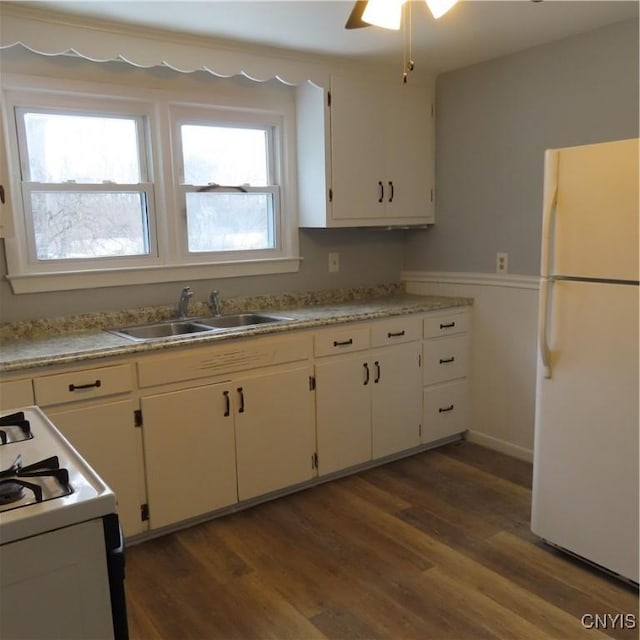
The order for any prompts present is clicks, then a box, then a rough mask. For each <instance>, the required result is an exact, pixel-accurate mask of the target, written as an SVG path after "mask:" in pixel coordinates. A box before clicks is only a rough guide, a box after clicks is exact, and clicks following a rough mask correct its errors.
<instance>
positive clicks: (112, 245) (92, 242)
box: [16, 109, 153, 262]
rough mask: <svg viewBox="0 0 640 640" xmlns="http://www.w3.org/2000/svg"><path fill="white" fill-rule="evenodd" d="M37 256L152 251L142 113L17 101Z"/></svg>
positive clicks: (75, 257) (31, 231) (23, 169)
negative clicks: (80, 109) (87, 110)
mask: <svg viewBox="0 0 640 640" xmlns="http://www.w3.org/2000/svg"><path fill="white" fill-rule="evenodd" d="M16 123H17V127H18V139H19V143H20V144H19V149H20V165H21V173H22V192H23V206H24V212H25V221H26V223H27V230H28V246H29V257H30V259H31V261H32V262H40V261H54V260H78V259H88V258H96V259H99V258H113V257H116V256H144V255H149V253H150V241H151V239H150V235H149V207H150V203H151V202H153V189H152V186H151V184H150V183H149V182H148V181H147V168H146V163H145V162H144V151H145V142H144V136H143V130H144V129H143V126H142V124H143V120H142V118H139V117H125V116H114V115H100V114H90V115H89V114H84V113H68V112H60V111H52V110H44V109H40V110H33V109H17V110H16Z"/></svg>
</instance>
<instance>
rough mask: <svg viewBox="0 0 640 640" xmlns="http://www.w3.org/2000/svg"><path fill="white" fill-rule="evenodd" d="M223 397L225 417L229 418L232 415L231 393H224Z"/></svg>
mask: <svg viewBox="0 0 640 640" xmlns="http://www.w3.org/2000/svg"><path fill="white" fill-rule="evenodd" d="M222 395H223V396H224V414H223V415H224V417H225V418H228V417H229V416H230V415H231V401H230V400H229V392H228V391H223V392H222Z"/></svg>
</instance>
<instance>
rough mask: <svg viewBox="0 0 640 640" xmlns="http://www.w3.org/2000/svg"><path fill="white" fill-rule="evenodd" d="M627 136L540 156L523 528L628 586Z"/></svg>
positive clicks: (633, 153)
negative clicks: (533, 382) (528, 507)
mask: <svg viewBox="0 0 640 640" xmlns="http://www.w3.org/2000/svg"><path fill="white" fill-rule="evenodd" d="M638 151H639V147H638V140H637V139H633V140H621V141H616V142H607V143H602V144H593V145H586V146H580V147H571V148H567V149H557V150H556V149H553V150H547V151H546V154H545V183H544V210H543V225H542V226H543V229H542V255H541V279H540V303H539V319H538V327H539V335H538V344H539V349H538V373H537V388H536V416H535V441H534V459H533V500H532V516H531V529H532V531H533V532H534V533H535V534H536V535H538V536H540V537H541V538H543V539H544V540H545V541H546V542H548V543H550V544H553V545H555V546H557V547H560V548H562V549H563V550H565V551H568V552H570V553H572V554H574V555H577V556H579V557H581V558H584V559H586V560H588V561H590V562H592V563H595V564H596V565H599V566H600V567H602V568H604V569H606V570H608V571H610V572H613V573H615V574H618V575H619V576H620V577H622V578H624V579H626V580H629V581H633V582H635V583H637V582H638V546H639V540H638V499H639V496H638V430H639V415H638V403H639V394H638V367H639V359H638V334H639V331H640V328H639V322H638V305H639V298H638V277H639V276H638V241H639V236H638V181H639V170H638Z"/></svg>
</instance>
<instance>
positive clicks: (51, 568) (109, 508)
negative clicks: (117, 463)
mask: <svg viewBox="0 0 640 640" xmlns="http://www.w3.org/2000/svg"><path fill="white" fill-rule="evenodd" d="M0 565H1V566H2V572H1V574H0V586H1V594H0V595H1V601H2V605H1V609H2V615H1V616H0V637H6V638H23V637H25V638H26V637H29V638H45V637H58V638H63V637H64V638H88V637H92V638H126V637H127V626H126V606H125V601H124V554H123V542H122V534H121V532H120V527H119V523H118V517H117V514H116V498H115V495H114V493H113V492H112V491H111V489H109V487H108V486H107V485H106V484H105V483H104V482H103V481H102V480H101V479H100V477H99V476H98V475H97V474H96V473H95V472H94V471H93V469H92V468H91V467H90V466H89V465H88V464H87V462H86V461H85V460H84V459H83V458H82V456H81V455H80V454H79V453H78V452H77V451H76V450H75V449H74V448H73V446H72V445H71V444H70V443H69V441H68V440H67V439H66V438H64V436H63V435H62V434H61V433H60V432H59V431H58V430H57V429H56V427H55V425H54V424H53V423H52V422H51V421H50V420H49V419H48V418H47V416H46V415H45V414H44V413H43V412H42V411H41V410H40V409H39V408H38V407H35V406H31V407H25V408H21V409H19V410H16V411H10V412H1V413H0ZM27 594H28V595H27ZM39 594H41V595H42V596H43V597H42V598H37V596H38V595H39ZM25 596H26V597H25ZM25 600H26V603H27V604H23V602H24V601H25ZM34 603H40V604H35V605H34ZM34 606H35V609H34Z"/></svg>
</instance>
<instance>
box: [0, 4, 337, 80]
mask: <svg viewBox="0 0 640 640" xmlns="http://www.w3.org/2000/svg"><path fill="white" fill-rule="evenodd" d="M2 4H4V3H2ZM0 15H1V18H2V20H1V23H0V49H5V48H8V47H13V46H16V45H22V46H23V47H26V48H27V49H29V50H30V51H32V52H34V53H39V54H42V55H46V56H56V55H64V54H75V55H78V56H81V57H82V58H85V59H87V60H91V61H93V62H109V61H124V62H127V63H129V64H131V65H134V66H136V67H142V68H149V67H169V68H170V69H173V70H175V71H180V72H183V73H190V72H193V71H207V72H209V73H211V74H213V75H215V76H218V77H225V78H228V77H231V76H237V75H244V76H246V77H247V78H250V79H251V80H255V81H258V82H265V81H268V80H273V79H277V80H280V81H281V82H283V83H285V84H288V85H298V84H301V83H303V82H305V81H310V82H313V84H315V85H317V86H319V87H327V86H328V82H329V74H328V72H327V69H326V68H324V67H323V66H322V65H319V64H314V63H307V62H302V61H299V60H296V59H294V58H293V56H286V55H285V54H282V55H277V54H272V55H270V54H264V53H262V52H261V53H260V54H257V53H251V52H249V51H245V50H240V49H234V48H231V47H230V46H223V45H219V44H218V43H216V42H214V41H210V42H209V41H207V39H206V38H201V37H190V36H186V35H176V34H171V33H168V32H162V31H155V30H151V29H149V30H146V29H141V28H134V27H123V26H122V25H114V24H113V23H103V22H98V21H80V20H77V19H72V18H70V17H67V16H61V15H60V14H52V13H45V12H38V11H33V10H31V11H26V10H20V9H19V8H18V7H15V6H14V7H8V6H7V5H5V7H2V5H0Z"/></svg>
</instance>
